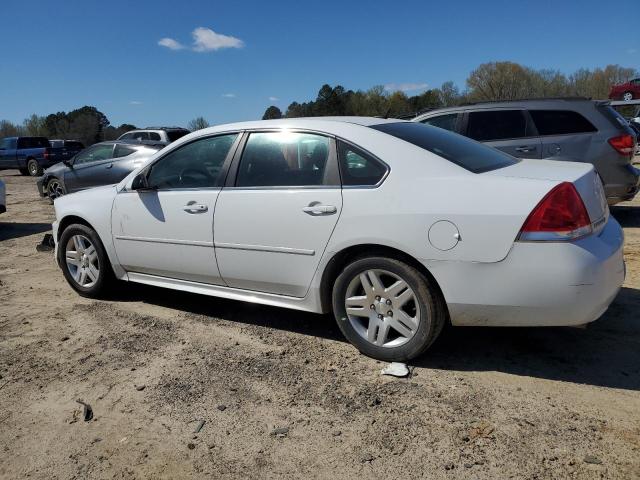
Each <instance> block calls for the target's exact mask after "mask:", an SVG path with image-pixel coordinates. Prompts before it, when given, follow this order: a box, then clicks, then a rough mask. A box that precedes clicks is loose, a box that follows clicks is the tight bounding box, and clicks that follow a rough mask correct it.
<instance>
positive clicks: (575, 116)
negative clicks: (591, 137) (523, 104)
mask: <svg viewBox="0 0 640 480" xmlns="http://www.w3.org/2000/svg"><path fill="white" fill-rule="evenodd" d="M529 113H530V114H531V118H533V123H535V125H536V128H537V129H538V133H539V134H540V135H566V134H568V133H590V132H596V131H597V129H596V127H594V126H593V124H592V123H591V122H590V121H589V120H587V119H586V118H584V117H583V116H582V115H580V114H579V113H578V112H572V111H570V110H529Z"/></svg>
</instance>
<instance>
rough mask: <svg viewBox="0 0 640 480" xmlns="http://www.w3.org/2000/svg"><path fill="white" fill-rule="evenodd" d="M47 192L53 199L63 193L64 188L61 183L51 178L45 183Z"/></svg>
mask: <svg viewBox="0 0 640 480" xmlns="http://www.w3.org/2000/svg"><path fill="white" fill-rule="evenodd" d="M47 192H48V194H49V198H50V199H51V200H54V199H56V198H58V197H61V196H62V195H64V189H63V188H62V184H61V183H60V181H59V180H57V179H53V180H51V181H49V183H48V184H47Z"/></svg>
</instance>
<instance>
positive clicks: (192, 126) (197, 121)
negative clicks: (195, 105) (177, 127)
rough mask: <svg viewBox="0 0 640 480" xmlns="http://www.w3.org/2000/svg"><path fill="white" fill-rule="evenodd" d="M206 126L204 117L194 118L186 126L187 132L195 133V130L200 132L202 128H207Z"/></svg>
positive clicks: (207, 124) (207, 123)
mask: <svg viewBox="0 0 640 480" xmlns="http://www.w3.org/2000/svg"><path fill="white" fill-rule="evenodd" d="M208 126H209V122H207V120H206V119H205V118H204V117H196V118H194V119H193V120H191V121H190V122H189V123H188V124H187V128H189V130H191V131H192V132H195V131H196V130H202V129H203V128H207V127H208Z"/></svg>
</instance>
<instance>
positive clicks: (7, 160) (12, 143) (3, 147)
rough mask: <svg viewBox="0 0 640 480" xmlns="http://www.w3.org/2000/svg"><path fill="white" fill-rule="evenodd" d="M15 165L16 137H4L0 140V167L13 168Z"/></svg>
mask: <svg viewBox="0 0 640 480" xmlns="http://www.w3.org/2000/svg"><path fill="white" fill-rule="evenodd" d="M16 166H17V165H16V139H15V138H4V139H2V142H0V168H15V167H16Z"/></svg>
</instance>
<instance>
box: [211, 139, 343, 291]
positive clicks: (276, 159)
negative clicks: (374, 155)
mask: <svg viewBox="0 0 640 480" xmlns="http://www.w3.org/2000/svg"><path fill="white" fill-rule="evenodd" d="M341 209H342V191H341V188H340V182H339V174H338V171H337V162H336V154H335V142H334V140H333V139H330V138H328V137H325V136H322V135H317V134H310V133H296V132H291V131H279V132H253V133H251V134H249V137H248V139H247V141H246V145H245V147H244V151H243V153H242V156H241V158H240V163H239V165H238V167H237V175H236V178H235V180H232V185H231V186H230V187H225V188H224V189H223V190H222V192H221V193H220V198H219V199H218V205H217V207H216V214H215V219H214V240H215V248H216V257H217V259H218V266H219V267H220V273H221V275H222V278H223V279H224V281H225V282H226V283H227V284H228V285H229V286H231V287H235V288H241V289H246V290H255V291H260V292H267V293H275V294H282V295H289V296H293V297H303V296H304V295H305V294H306V292H307V290H308V289H309V286H310V284H311V280H312V279H313V276H314V274H315V272H316V269H317V267H318V264H319V262H320V259H321V257H322V255H323V253H324V250H325V248H326V246H327V243H328V241H329V238H330V237H331V234H332V232H333V229H334V227H335V225H336V222H337V220H338V217H339V216H340V211H341Z"/></svg>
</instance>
